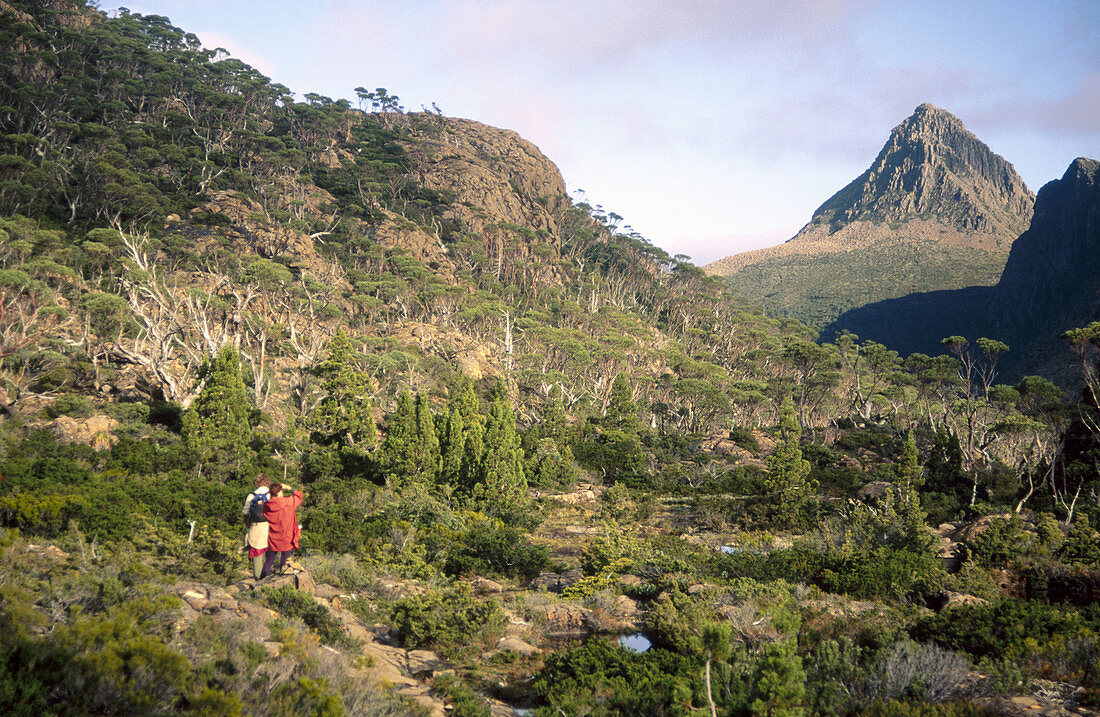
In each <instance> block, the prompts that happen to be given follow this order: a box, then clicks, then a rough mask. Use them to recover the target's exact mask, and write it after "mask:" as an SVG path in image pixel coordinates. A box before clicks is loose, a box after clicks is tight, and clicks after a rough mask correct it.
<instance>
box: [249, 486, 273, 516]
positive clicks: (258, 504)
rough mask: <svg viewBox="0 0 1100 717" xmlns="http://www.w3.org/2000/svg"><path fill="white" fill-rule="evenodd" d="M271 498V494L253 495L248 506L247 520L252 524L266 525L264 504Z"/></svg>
mask: <svg viewBox="0 0 1100 717" xmlns="http://www.w3.org/2000/svg"><path fill="white" fill-rule="evenodd" d="M270 497H271V492H270V491H268V492H267V493H253V494H252V502H251V503H249V504H248V519H249V520H250V521H251V522H253V523H266V522H267V518H265V517H264V503H266V502H267V499H268V498H270Z"/></svg>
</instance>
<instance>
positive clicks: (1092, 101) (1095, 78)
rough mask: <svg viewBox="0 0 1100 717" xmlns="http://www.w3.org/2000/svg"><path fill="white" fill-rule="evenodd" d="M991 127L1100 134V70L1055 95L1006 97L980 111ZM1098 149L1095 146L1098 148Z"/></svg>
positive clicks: (984, 121) (1059, 132) (986, 124)
mask: <svg viewBox="0 0 1100 717" xmlns="http://www.w3.org/2000/svg"><path fill="white" fill-rule="evenodd" d="M978 116H979V117H980V119H981V121H982V123H983V124H984V125H985V126H987V127H995V128H998V129H1003V128H1006V127H1011V128H1013V129H1019V128H1020V127H1021V126H1022V127H1027V128H1029V129H1032V130H1036V131H1041V132H1044V133H1056V134H1065V135H1092V137H1093V139H1096V138H1097V136H1098V135H1100V72H1093V73H1092V74H1090V75H1087V76H1086V77H1084V78H1082V79H1081V80H1080V81H1079V82H1077V83H1076V84H1074V85H1072V86H1071V87H1070V88H1068V90H1067V91H1066V92H1064V93H1062V94H1059V95H1057V96H1054V97H1034V98H1030V99H1024V100H1023V101H1021V98H1020V97H1006V98H1004V99H1002V100H1001V101H999V102H997V103H995V104H993V105H991V106H987V107H985V108H983V110H982V111H981V112H980V113H978ZM1095 150H1096V148H1095V147H1094V148H1093V151H1095Z"/></svg>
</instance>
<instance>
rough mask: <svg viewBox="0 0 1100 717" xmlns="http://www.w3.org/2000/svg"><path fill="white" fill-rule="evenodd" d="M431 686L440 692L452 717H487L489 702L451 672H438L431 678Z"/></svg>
mask: <svg viewBox="0 0 1100 717" xmlns="http://www.w3.org/2000/svg"><path fill="white" fill-rule="evenodd" d="M432 688H433V689H434V690H436V691H438V692H442V693H443V694H444V695H445V696H446V698H447V701H448V702H449V704H450V710H449V714H450V715H452V717H489V715H490V710H489V703H488V701H486V699H485V698H484V697H482V696H481V695H479V694H478V693H477V691H475V690H474V688H473V687H471V686H470V685H469V684H468V683H467V682H466V681H465V680H463V679H461V678H460V677H458V676H457V675H453V674H447V673H444V674H440V675H437V676H436V677H434V678H433V679H432Z"/></svg>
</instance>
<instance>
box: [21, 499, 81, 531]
mask: <svg viewBox="0 0 1100 717" xmlns="http://www.w3.org/2000/svg"><path fill="white" fill-rule="evenodd" d="M84 507H85V502H84V500H83V499H82V498H81V497H79V496H73V495H36V494H33V493H23V492H16V493H9V494H8V495H0V524H3V525H6V526H9V527H13V528H19V529H20V530H22V531H24V532H27V533H42V534H46V535H56V534H57V533H60V532H61V531H63V530H65V528H67V527H68V525H69V521H70V520H71V519H73V518H74V517H76V516H78V515H79V514H80V513H81V511H82V510H83V509H84Z"/></svg>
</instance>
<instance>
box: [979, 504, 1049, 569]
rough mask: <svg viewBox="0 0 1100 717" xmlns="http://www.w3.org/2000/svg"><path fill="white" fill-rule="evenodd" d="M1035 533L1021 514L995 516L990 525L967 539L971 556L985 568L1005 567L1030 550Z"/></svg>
mask: <svg viewBox="0 0 1100 717" xmlns="http://www.w3.org/2000/svg"><path fill="white" fill-rule="evenodd" d="M1034 538H1035V535H1034V533H1031V532H1029V531H1027V530H1025V529H1024V522H1023V521H1022V520H1021V519H1020V517H1019V516H1017V515H1013V516H1012V517H1011V518H993V519H991V520H990V522H989V525H988V527H986V529H985V530H983V531H982V532H981V533H979V534H978V535H976V536H974V537H973V538H971V539H969V540H967V541H966V548H967V552H968V553H969V555H970V558H971V559H972V560H974V561H975V562H977V563H978V565H981V566H982V567H985V568H1003V567H1005V566H1006V565H1008V564H1009V563H1011V562H1013V561H1015V560H1018V559H1020V558H1022V557H1024V556H1025V555H1027V553H1028V552H1029V548H1030V544H1031V542H1032V541H1033V540H1034Z"/></svg>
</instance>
